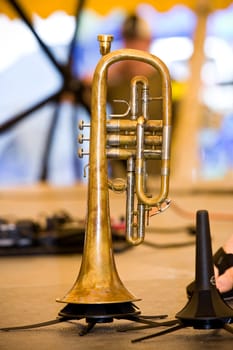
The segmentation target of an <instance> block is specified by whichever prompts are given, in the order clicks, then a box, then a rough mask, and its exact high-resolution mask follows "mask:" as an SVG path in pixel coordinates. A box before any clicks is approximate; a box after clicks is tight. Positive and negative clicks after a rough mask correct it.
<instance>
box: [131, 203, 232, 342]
mask: <svg viewBox="0 0 233 350" xmlns="http://www.w3.org/2000/svg"><path fill="white" fill-rule="evenodd" d="M196 226H197V227H196V228H197V230H196V271H195V282H194V290H193V294H192V295H191V297H190V299H189V300H188V302H187V304H186V305H185V306H184V308H183V309H182V310H181V311H179V312H178V313H177V314H176V315H175V317H176V319H177V322H176V324H173V326H172V327H170V328H167V329H165V330H163V331H160V332H157V333H154V334H150V335H147V336H145V337H140V338H137V339H133V340H132V343H136V342H140V341H142V340H146V339H150V338H155V337H158V336H161V335H164V334H168V333H171V332H175V331H177V330H179V329H182V328H186V327H193V328H194V329H225V330H226V331H228V332H230V333H232V334H233V327H231V326H230V325H229V324H230V323H232V322H233V309H232V308H231V307H230V306H228V305H227V304H226V303H225V301H224V300H223V298H222V297H221V294H220V293H219V291H218V289H217V288H216V285H215V277H214V265H213V255H212V246H211V236H210V226H209V215H208V212H207V211H206V210H199V211H197V214H196Z"/></svg>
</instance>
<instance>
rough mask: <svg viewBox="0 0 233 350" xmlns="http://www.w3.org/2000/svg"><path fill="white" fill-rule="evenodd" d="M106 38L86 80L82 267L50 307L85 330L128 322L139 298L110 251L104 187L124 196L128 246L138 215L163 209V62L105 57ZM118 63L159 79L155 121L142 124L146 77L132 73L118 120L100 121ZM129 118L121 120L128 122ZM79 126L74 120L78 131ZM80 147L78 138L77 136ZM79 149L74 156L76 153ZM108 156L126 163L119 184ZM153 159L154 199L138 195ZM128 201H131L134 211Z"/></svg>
mask: <svg viewBox="0 0 233 350" xmlns="http://www.w3.org/2000/svg"><path fill="white" fill-rule="evenodd" d="M112 39H113V37H112V36H111V35H99V36H98V40H99V43H100V52H101V54H102V58H101V59H100V60H99V63H98V64H97V66H96V69H95V72H94V76H93V83H92V106H91V113H92V115H91V124H90V146H89V152H88V153H89V178H88V199H87V201H88V206H87V220H86V232H85V243H84V249H83V257H82V263H81V267H80V271H79V274H78V277H77V280H76V282H75V283H74V285H73V287H72V288H71V290H70V291H68V293H67V294H66V295H65V296H64V297H63V298H61V299H59V300H57V301H58V302H62V303H67V305H66V306H65V307H64V308H63V309H62V310H61V311H60V313H59V315H60V316H63V317H66V318H76V319H81V318H86V320H87V322H88V324H89V325H91V326H93V324H95V323H97V322H111V321H112V320H113V318H127V319H129V317H131V318H134V317H136V316H135V315H138V314H139V313H140V311H139V309H138V308H137V307H136V306H135V305H134V303H133V302H135V301H136V300H139V299H138V298H136V297H135V296H134V295H133V294H131V293H130V292H129V291H128V290H127V288H126V287H125V286H124V285H123V283H122V281H121V279H120V277H119V275H118V272H117V270H116V265H115V261H114V256H113V253H112V250H113V249H112V237H111V224H110V209H109V187H111V188H112V189H113V190H115V191H126V221H127V224H126V227H127V232H126V238H127V240H128V241H129V242H131V243H132V244H139V243H141V242H142V241H143V239H144V231H145V229H144V227H145V221H146V216H148V212H149V211H150V210H151V208H153V207H155V208H157V209H158V212H160V211H162V210H163V209H164V208H165V207H166V206H168V205H169V200H168V199H167V196H168V191H169V170H170V143H171V84H170V77H169V72H168V69H167V67H166V65H165V64H164V63H163V62H162V61H161V60H160V59H159V58H158V57H156V56H154V55H152V54H150V53H148V52H144V51H140V50H133V49H120V50H116V51H113V52H110V46H111V41H112ZM122 60H136V61H140V62H144V63H146V64H149V65H151V66H152V67H153V68H154V69H155V70H156V71H158V72H159V74H160V75H161V81H162V95H161V96H159V97H157V98H159V99H161V100H162V107H163V108H162V109H163V112H162V116H161V119H159V120H154V119H150V116H149V112H148V105H149V102H150V100H151V99H153V97H150V95H149V84H148V80H147V78H146V77H144V76H135V77H134V78H133V79H132V80H131V82H130V90H131V98H130V101H129V102H128V110H127V112H126V114H125V115H124V117H122V116H117V115H114V116H110V118H107V112H106V103H107V102H106V99H107V88H108V87H107V78H108V69H109V67H110V66H111V65H113V64H114V63H116V62H119V61H122ZM128 115H129V117H128ZM84 127H85V124H84V123H83V122H82V123H81V128H84ZM80 140H81V141H82V142H83V140H85V138H83V137H81V138H80ZM85 154H86V152H85V151H83V150H80V151H79V155H80V156H83V155H85ZM108 159H125V160H126V161H127V179H126V181H122V182H121V181H117V182H114V181H110V180H109V178H108ZM148 159H152V160H153V159H155V160H158V159H159V160H160V161H161V185H160V191H159V193H158V195H155V196H149V195H148V194H147V191H146V162H147V160H148ZM135 199H136V200H137V204H136V206H135Z"/></svg>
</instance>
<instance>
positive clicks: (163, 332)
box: [131, 324, 185, 343]
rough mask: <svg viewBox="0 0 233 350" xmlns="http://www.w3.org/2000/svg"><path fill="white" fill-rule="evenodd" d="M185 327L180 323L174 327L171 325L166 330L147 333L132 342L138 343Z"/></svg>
mask: <svg viewBox="0 0 233 350" xmlns="http://www.w3.org/2000/svg"><path fill="white" fill-rule="evenodd" d="M184 327H185V326H184V325H181V324H178V325H176V326H174V327H171V328H169V329H165V330H163V331H161V332H158V333H153V334H150V335H146V336H145V337H141V338H137V339H133V340H132V341H131V342H132V343H138V342H140V341H142V340H146V339H151V338H155V337H159V336H160V335H164V334H168V333H172V332H175V331H177V330H179V329H182V328H184Z"/></svg>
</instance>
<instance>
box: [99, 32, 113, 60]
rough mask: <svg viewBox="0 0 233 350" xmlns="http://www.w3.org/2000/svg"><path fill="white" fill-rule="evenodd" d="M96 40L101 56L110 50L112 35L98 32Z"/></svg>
mask: <svg viewBox="0 0 233 350" xmlns="http://www.w3.org/2000/svg"><path fill="white" fill-rule="evenodd" d="M97 38H98V41H99V46H100V53H101V55H102V56H104V55H106V54H107V53H109V52H110V50H111V42H112V41H113V38H114V37H113V35H110V34H100V35H98V37H97Z"/></svg>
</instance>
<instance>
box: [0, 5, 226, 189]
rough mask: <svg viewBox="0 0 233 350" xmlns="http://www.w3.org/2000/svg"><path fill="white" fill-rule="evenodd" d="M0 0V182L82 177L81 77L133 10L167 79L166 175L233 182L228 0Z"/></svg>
mask: <svg viewBox="0 0 233 350" xmlns="http://www.w3.org/2000/svg"><path fill="white" fill-rule="evenodd" d="M124 3H125V2H124V1H122V2H121V1H111V2H110V1H106V2H105V1H101V2H96V1H83V0H82V1H79V0H78V1H77V0H70V1H68V0H66V1H62V0H60V1H45V0H44V1H29V0H18V1H15V0H14V1H13V0H0V48H1V55H0V96H1V98H0V186H15V185H27V184H34V183H37V182H40V181H46V182H49V183H51V184H54V185H62V186H64V185H65V186H70V185H72V184H75V183H77V182H83V181H84V182H85V181H86V180H85V179H84V178H83V171H84V167H85V165H86V163H87V162H88V161H87V159H86V158H83V159H79V158H78V156H77V149H78V147H79V146H78V143H77V135H78V133H79V131H78V121H79V120H80V119H83V120H85V121H86V122H89V120H90V107H89V106H88V104H87V103H86V100H85V87H84V86H83V83H82V82H83V79H84V78H85V77H86V76H87V75H91V74H92V72H93V70H94V68H95V65H96V64H97V62H98V60H99V58H100V54H99V49H98V42H97V40H96V38H97V35H98V34H100V33H101V34H104V33H105V34H107V33H108V34H109V33H110V34H113V35H114V42H113V44H112V50H114V49H117V48H121V47H122V38H121V34H120V33H121V32H120V28H121V25H122V23H123V21H124V19H125V17H126V16H127V15H128V14H129V13H131V12H134V13H136V14H137V15H138V16H140V17H142V18H143V19H144V20H146V21H147V22H148V25H149V26H150V28H151V31H152V36H153V40H152V43H151V47H150V51H151V53H153V54H155V55H156V56H158V57H160V58H161V59H162V60H163V61H164V62H165V63H166V64H167V66H168V68H169V70H170V74H171V78H172V85H173V102H174V112H173V113H174V114H176V117H175V123H176V125H175V134H174V135H175V138H174V145H173V153H172V159H173V168H172V173H173V174H172V175H173V176H174V183H176V184H177V183H179V182H180V183H182V184H184V183H186V184H187V187H192V186H194V185H195V184H198V183H204V184H205V185H208V184H210V183H212V184H214V186H216V184H217V185H218V186H220V188H221V186H224V184H226V183H227V184H228V186H231V187H232V186H233V152H232V147H233V3H232V2H231V1H207V0H205V1H204V0H202V1H191V0H190V1H188V0H187V1H165V2H163V4H161V2H160V1H134V2H132V3H131V2H130V4H129V5H126V4H124Z"/></svg>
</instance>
